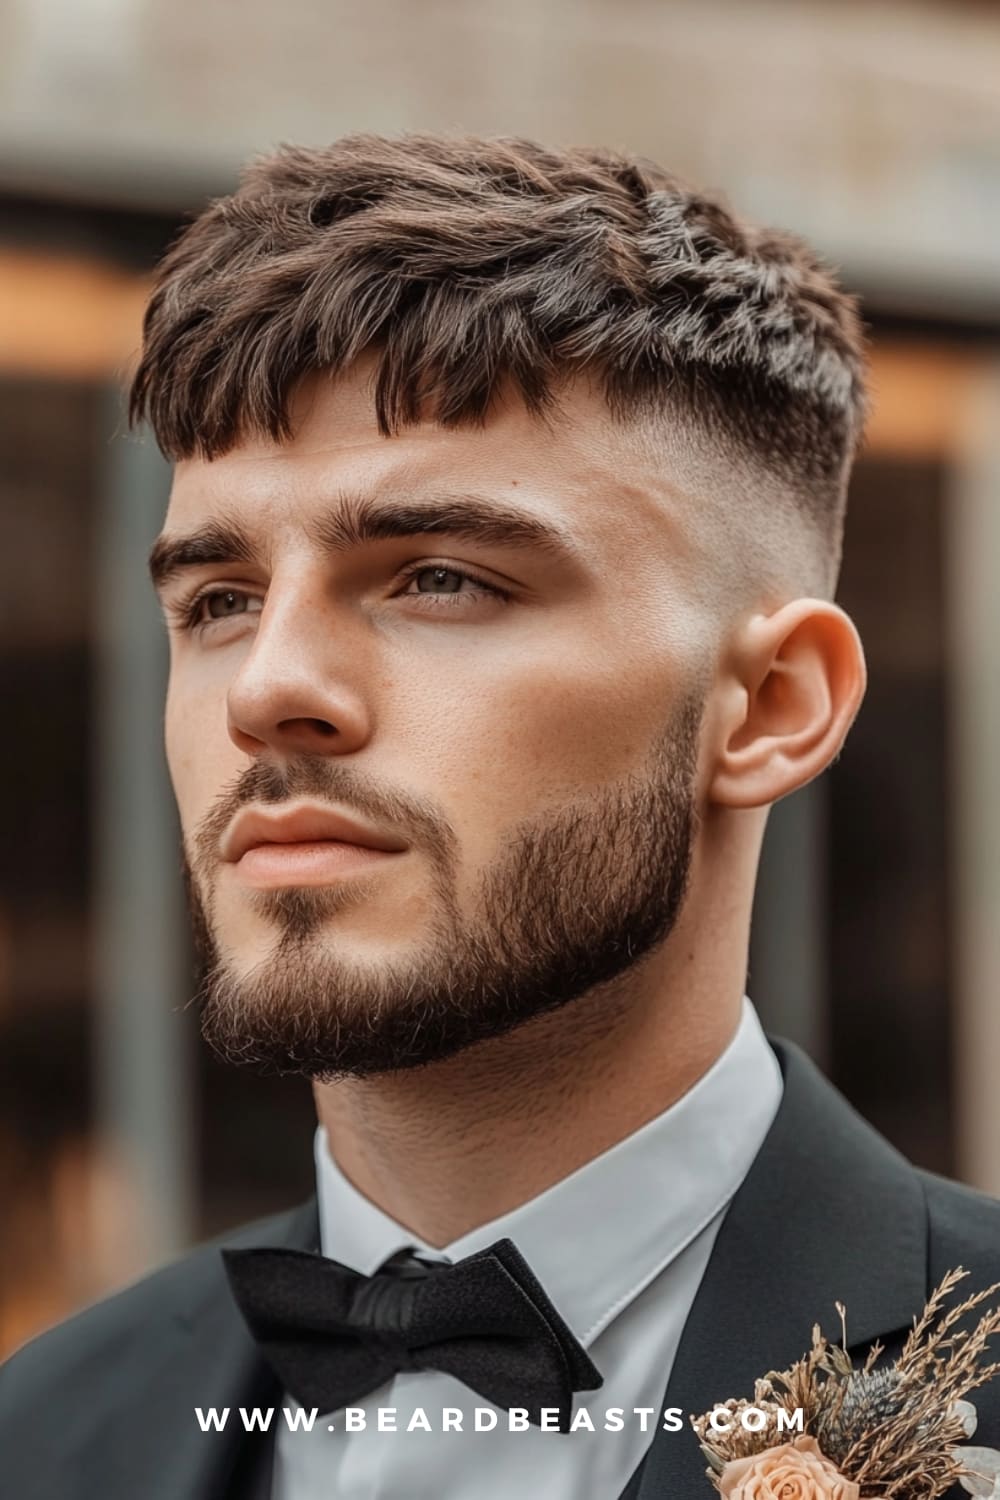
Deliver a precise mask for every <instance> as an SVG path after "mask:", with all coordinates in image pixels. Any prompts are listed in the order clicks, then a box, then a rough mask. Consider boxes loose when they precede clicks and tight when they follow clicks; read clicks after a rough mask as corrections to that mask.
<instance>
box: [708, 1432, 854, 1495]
mask: <svg viewBox="0 0 1000 1500" xmlns="http://www.w3.org/2000/svg"><path fill="white" fill-rule="evenodd" d="M719 1494H720V1495H721V1496H722V1500H858V1487H857V1485H856V1484H855V1483H854V1481H853V1480H850V1479H845V1478H844V1476H843V1474H841V1473H839V1472H838V1470H836V1469H835V1468H834V1466H833V1464H832V1463H831V1462H830V1460H829V1459H828V1458H824V1456H823V1454H822V1453H821V1452H820V1448H819V1444H818V1443H817V1441H816V1439H815V1438H813V1437H797V1438H796V1439H795V1440H794V1442H791V1443H782V1444H781V1446H780V1447H778V1448H767V1449H765V1451H764V1452H763V1453H755V1454H753V1455H752V1456H751V1457H750V1458H734V1459H731V1460H730V1461H729V1463H727V1464H726V1467H725V1468H724V1469H723V1471H722V1473H721V1474H720V1475H719Z"/></svg>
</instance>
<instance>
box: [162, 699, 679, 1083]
mask: <svg viewBox="0 0 1000 1500" xmlns="http://www.w3.org/2000/svg"><path fill="white" fill-rule="evenodd" d="M702 706H703V703H702V699H701V697H699V698H698V700H697V701H694V700H693V699H692V700H689V701H686V702H684V703H683V704H682V705H680V706H679V707H678V708H677V710H676V711H675V713H674V715H673V717H672V720H671V723H670V725H669V728H668V731H667V733H666V734H665V735H663V736H662V738H661V740H660V742H659V743H658V744H657V745H656V747H655V749H654V752H653V754H652V755H651V757H650V759H649V762H648V764H647V766H646V767H644V769H643V770H642V772H639V773H635V774H633V775H631V776H629V777H628V778H626V779H623V780H622V781H620V782H615V783H609V784H608V785H606V786H604V787H602V788H600V790H599V791H596V792H592V793H588V794H587V795H586V796H577V797H574V798H571V799H569V800H567V801H565V802H562V803H560V804H558V805H557V806H555V807H552V808H550V809H548V810H546V811H545V812H543V813H539V814H535V815H533V816H532V817H531V818H529V819H525V820H524V821H522V822H521V823H520V824H518V825H516V826H515V827H513V828H512V829H511V830H510V831H509V833H508V835H507V837H506V840H505V846H504V850H503V853H502V854H501V855H499V856H498V857H497V858H496V860H495V861H494V862H493V863H492V864H491V865H490V866H489V867H488V868H487V869H486V870H485V872H484V873H483V875H482V877H481V880H480V883H479V890H478V896H477V899H476V901H475V902H474V906H473V911H472V913H471V914H470V915H467V916H463V915H462V914H461V912H460V910H459V907H458V903H457V900H456V878H455V877H456V869H457V862H458V861H457V841H456V839H455V835H454V833H453V831H452V829H451V827H450V826H449V824H448V822H447V820H446V819H445V818H444V817H442V815H441V813H440V811H439V810H438V809H435V808H432V807H430V806H428V805H427V804H426V803H418V802H417V801H416V800H414V799H410V798H408V797H404V796H401V795H399V794H398V793H386V792H385V791H384V790H383V789H381V788H379V787H377V786H376V785H375V784H374V783H373V782H371V781H370V780H369V779H368V778H367V777H364V776H362V775H361V774H360V773H359V772H357V771H356V770H354V769H353V768H352V767H350V766H348V765H346V764H345V763H343V762H339V761H336V760H331V759H326V758H320V757H301V758H299V759H297V760H294V761H290V762H288V763H287V764H285V765H284V766H282V767H281V768H277V767H275V766H273V765H268V764H266V763H264V762H262V761H261V762H255V763H254V764H253V765H251V766H250V767H249V768H248V769H247V771H246V772H244V773H243V775H242V776H241V777H240V779H239V781H238V782H237V783H236V785H235V786H234V787H233V788H232V789H231V790H229V791H228V792H227V793H226V794H224V795H223V797H221V798H220V799H219V802H218V804H217V805H216V807H215V808H214V809H213V811H212V813H211V814H210V815H209V817H208V818H207V819H206V820H205V822H204V823H203V824H202V825H201V828H200V829H199V832H198V834H197V837H196V839H195V844H194V852H193V856H192V858H191V859H190V860H188V859H187V858H186V859H185V873H186V876H187V887H188V896H189V902H190V906H191V915H192V923H193V929H194V935H195V942H196V946H197V949H198V952H199V956H200V958H201V960H202V968H203V977H202V983H201V986H200V990H199V994H198V999H199V1000H200V1002H201V1028H202V1035H203V1037H204V1038H205V1040H206V1041H207V1042H208V1043H209V1045H210V1046H211V1047H212V1049H213V1050H214V1051H215V1052H216V1053H217V1054H218V1055H220V1056H221V1057H222V1058H223V1059H224V1060H225V1061H227V1062H231V1063H234V1064H238V1065H240V1066H249V1067H251V1068H254V1069H256V1070H257V1071H258V1072H263V1073H283V1074H298V1075H300V1076H303V1077H306V1078H310V1079H315V1080H319V1081H327V1080H331V1079H335V1078H342V1077H366V1076H371V1075H374V1074H379V1073H387V1072H394V1071H398V1070H401V1069H407V1068H416V1067H422V1066H425V1065H427V1064H430V1063H434V1062H439V1061H442V1060H443V1059H445V1058H448V1057H451V1056H453V1055H455V1054H456V1053H458V1052H461V1051H462V1050H464V1049H465V1048H467V1047H471V1046H473V1045H474V1044H475V1043H477V1042H484V1041H487V1040H489V1039H491V1038H495V1037H500V1036H503V1035H505V1034H506V1033H508V1032H510V1031H513V1030H514V1029H515V1028H516V1027H520V1026H523V1025H525V1024H526V1023H527V1022H529V1021H532V1020H534V1019H535V1018H536V1017H540V1016H542V1015H545V1014H546V1013H548V1012H551V1011H555V1010H558V1009H559V1008H560V1007H562V1006H566V1005H569V1004H570V1003H572V1002H573V1001H574V1000H577V999H579V998H581V997H582V996H584V995H588V994H590V993H592V992H594V991H597V990H599V989H600V988H601V987H602V986H606V985H610V984H611V982H612V981H614V980H616V979H618V978H620V976H622V975H623V974H625V973H626V972H627V971H628V970H630V969H631V968H632V967H633V966H634V965H636V964H638V963H639V962H640V960H641V959H643V958H644V957H646V956H647V955H648V954H650V953H651V952H652V951H653V950H654V949H655V948H656V947H658V946H659V945H660V944H662V943H663V942H665V940H666V939H667V937H668V936H669V934H670V932H671V930H672V929H673V927H674V925H675V923H676V921H677V918H678V916H679V914H680V911H681V908H682V906H683V903H684V897H685V894H686V891H687V887H688V881H689V877H690V869H691V862H692V855H693V848H694V839H695V832H696V821H697V820H696V796H695V773H696V766H697V750H698V731H699V727H700V723H701V713H702ZM303 795H307V796H313V797H317V798H319V799H326V800H331V801H332V800H336V801H338V802H339V803H341V804H342V805H344V806H345V807H348V808H354V809H355V810H356V811H357V812H360V813H362V814H365V815H367V816H368V817H369V818H371V819H372V820H373V821H374V822H376V823H380V824H381V825H382V826H391V827H393V828H394V829H396V830H398V831H400V832H401V833H403V834H404V835H405V836H406V837H407V839H408V840H410V841H411V843H412V845H413V847H414V848H419V849H421V850H422V851H423V852H424V854H425V855H426V856H428V858H429V863H430V866H431V870H432V878H433V886H434V890H433V897H434V910H435V916H434V919H433V921H432V922H431V924H430V927H429V931H428V935H427V938H426V940H425V941H424V942H422V943H421V944H420V945H419V947H418V948H417V949H415V951H414V952H413V953H411V954H410V955H408V956H406V957H404V958H398V959H393V960H390V959H386V961H385V962H384V963H379V962H377V961H376V962H374V963H361V962H358V961H356V960H349V959H346V958H345V957H344V956H342V955H341V956H338V954H337V952H336V931H335V926H334V925H333V924H335V921H336V917H337V915H338V913H340V912H342V911H344V910H346V909H349V908H350V907H352V906H354V905H356V904H358V903H360V902H363V901H365V900H377V899H378V897H377V888H376V884H375V882H372V883H371V885H368V884H366V883H365V882H364V881H362V880H359V881H355V882H351V883H349V884H348V885H346V886H340V885H337V886H331V887H325V888H323V887H320V888H287V889H284V890H276V891H274V890H272V891H254V892H250V893H248V896H249V898H250V899H251V900H252V902H253V904H254V906H255V907H256V909H257V911H258V913H259V914H260V915H262V916H264V917H265V918H267V919H268V920H269V921H270V922H271V923H272V924H273V925H274V926H275V928H276V937H275V943H274V946H273V948H272V950H271V952H270V954H269V956H268V958H267V959H266V960H265V961H264V962H263V963H261V964H259V965H258V966H257V967H256V968H254V969H253V970H251V971H250V972H249V973H248V974H240V973H238V972H237V971H236V970H235V969H234V968H233V967H232V965H231V964H230V963H229V962H227V961H226V959H225V958H224V957H223V956H222V953H221V950H220V945H219V942H218V939H217V935H216V933H215V930H214V917H213V909H212V896H211V890H212V885H211V880H212V873H213V871H214V870H215V869H216V868H217V866H218V841H219V837H220V835H221V832H222V830H223V829H224V828H225V827H226V826H227V825H228V823H229V821H230V820H231V818H232V817H233V815H234V814H235V812H236V811H238V810H239V808H241V807H243V806H245V805H246V804H247V803H249V802H253V801H257V802H282V801H285V800H287V799H289V798H291V797H294V796H303Z"/></svg>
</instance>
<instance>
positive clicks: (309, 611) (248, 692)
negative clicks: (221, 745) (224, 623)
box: [227, 587, 373, 756]
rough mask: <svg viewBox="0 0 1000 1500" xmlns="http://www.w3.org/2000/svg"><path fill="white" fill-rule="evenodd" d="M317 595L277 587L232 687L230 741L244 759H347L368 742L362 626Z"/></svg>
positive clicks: (229, 710) (229, 714)
mask: <svg viewBox="0 0 1000 1500" xmlns="http://www.w3.org/2000/svg"><path fill="white" fill-rule="evenodd" d="M337 613H338V612H337V611H336V610H335V609H334V607H333V606H330V605H324V604H322V603H321V604H319V605H317V602H316V594H315V592H314V591H307V590H304V589H302V590H297V591H294V592H292V591H288V592H286V594H285V595H284V597H282V598H276V597H275V595H274V589H273V587H272V590H271V593H270V595H269V598H268V601H267V605H266V607H265V608H264V610H263V611H262V612H261V614H260V616H259V624H258V626H257V630H256V633H255V635H254V638H253V643H252V645H251V646H250V649H249V650H248V652H247V654H246V656H245V657H244V658H243V660H242V662H241V663H240V666H239V669H238V671H237V673H236V675H235V677H234V678H233V680H232V682H231V683H230V686H229V691H228V695H227V722H228V729H229V736H230V738H231V739H232V741H233V743H234V744H235V745H236V747H237V748H238V749H240V750H242V751H244V753H245V754H247V755H260V754H262V753H264V752H266V751H271V752H273V753H276V754H278V755H286V756H290V755H349V754H352V753H354V752H355V751H357V750H360V749H361V747H362V746H363V745H365V744H366V743H367V741H368V739H369V737H370V735H371V729H372V721H371V711H370V706H369V704H368V702H367V701H366V697H365V694H364V691H363V687H362V684H363V682H364V681H365V680H367V681H368V682H369V683H370V682H371V681H372V680H373V679H372V676H371V674H370V673H368V674H366V673H365V671H364V664H363V658H364V655H365V648H364V646H363V644H362V641H361V639H360V635H361V632H362V629H363V627H362V626H361V624H360V622H353V623H352V622H350V621H348V620H344V619H338V618H337Z"/></svg>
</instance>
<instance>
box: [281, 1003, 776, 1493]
mask: <svg viewBox="0 0 1000 1500" xmlns="http://www.w3.org/2000/svg"><path fill="white" fill-rule="evenodd" d="M780 1098H781V1072H780V1069H779V1068H778V1064H777V1061H776V1059H775V1056H774V1053H773V1052H772V1051H771V1049H770V1047H769V1046H768V1044H767V1041H766V1039H765V1037H764V1034H763V1032H762V1031H761V1028H760V1023H759V1021H758V1020H757V1016H756V1013H755V1012H754V1009H753V1007H752V1005H751V1004H750V1002H749V1000H747V999H744V1002H743V1011H742V1015H741V1019H740V1024H739V1028H738V1030H737V1032H736V1035H735V1036H734V1038H733V1040H732V1041H731V1043H730V1044H729V1046H728V1047H727V1048H726V1050H725V1051H724V1052H723V1053H722V1055H721V1056H720V1057H719V1058H718V1059H717V1061H716V1062H715V1064H714V1065H713V1066H712V1067H711V1068H710V1069H709V1070H708V1072H707V1073H706V1074H704V1076H703V1077H702V1078H700V1079H699V1080H698V1082H697V1083H696V1084H695V1085H694V1087H693V1088H691V1089H689V1090H688V1092H687V1093H686V1094H685V1095H684V1096H683V1097H682V1098H681V1099H679V1100H678V1101H677V1102H676V1103H675V1104H673V1105H671V1107H670V1108H669V1109H667V1110H665V1111H664V1113H663V1114H661V1115H659V1116H658V1117H657V1118H656V1119H654V1120H652V1121H651V1122H650V1123H649V1124H648V1125H645V1126H644V1127H643V1128H642V1129H641V1130H638V1131H636V1132H635V1133H634V1134H633V1135H631V1136H629V1137H628V1138H627V1139H625V1140H623V1141H620V1142H619V1143H618V1144H617V1145H616V1146H614V1147H613V1148H612V1149H611V1150H610V1151H606V1152H604V1153H603V1155H601V1156H599V1157H597V1158H596V1159H595V1160H593V1161H591V1162H588V1163H587V1165H586V1166H584V1167H581V1168H580V1170H579V1171H577V1172H574V1173H573V1174H572V1175H571V1176H569V1177H567V1178H565V1179H564V1180H563V1181H562V1182H559V1183H557V1184H556V1185H555V1186H554V1187H552V1188H550V1189H549V1190H548V1191H547V1192H544V1193H541V1194H540V1195H539V1196H538V1197H536V1198H533V1199H531V1201H530V1202H528V1203H525V1204H522V1205H521V1207H519V1208H517V1209H515V1210H514V1211H513V1212H512V1213H508V1214H504V1215H503V1216H502V1217H501V1218H498V1219H495V1220H493V1221H492V1222H491V1223H488V1224H484V1225H482V1226H481V1227H479V1228H477V1229H475V1230H473V1231H472V1232H471V1233H469V1234H466V1235H463V1236H462V1238H461V1239H459V1240H456V1241H455V1242H454V1243H453V1244H450V1245H448V1246H447V1247H446V1248H445V1251H444V1258H446V1259H448V1260H451V1261H457V1260H460V1259H462V1258H463V1257H465V1256H467V1255H472V1254H473V1253H474V1252H476V1251H477V1250H482V1249H485V1248H486V1247H487V1246H489V1245H491V1244H492V1243H493V1242H494V1241H495V1240H499V1239H503V1238H509V1239H511V1240H513V1242H514V1244H515V1245H516V1246H517V1248H518V1250H520V1252H521V1254H522V1255H523V1256H524V1258H525V1260H526V1261H527V1262H528V1264H529V1266H530V1267H531V1269H532V1271H533V1272H534V1274H535V1276H536V1277H537V1278H538V1280H539V1281H540V1282H541V1284H542V1286H543V1287H544V1289H545V1291H546V1292H547V1293H548V1295H549V1297H550V1298H551V1299H552V1301H553V1302H554V1303H555V1306H556V1308H557V1310H558V1312H559V1313H560V1314H561V1315H562V1317H563V1319H564V1320H565V1321H566V1322H567V1323H568V1325H569V1327H570V1328H571V1329H572V1331H573V1333H574V1334H575V1335H576V1337H577V1339H578V1340H579V1342H580V1343H581V1344H582V1346H583V1348H584V1349H586V1351H587V1353H588V1354H589V1355H590V1357H591V1359H592V1360H593V1361H594V1363H595V1365H596V1366H597V1368H598V1370H599V1371H600V1372H601V1374H602V1376H603V1379H604V1383H603V1385H602V1386H601V1387H600V1389H599V1390H595V1391H584V1392H581V1393H580V1394H579V1395H578V1397H577V1399H576V1403H575V1405H576V1409H577V1411H579V1408H580V1407H585V1408H586V1414H587V1417H589V1418H590V1420H591V1421H592V1422H593V1424H594V1427H595V1431H594V1432H593V1433H591V1432H590V1431H589V1429H588V1427H587V1426H586V1422H585V1419H579V1425H578V1426H577V1428H576V1431H575V1432H570V1433H569V1434H562V1433H556V1432H543V1431H542V1430H541V1429H540V1428H539V1427H538V1426H535V1425H532V1426H530V1427H529V1428H528V1429H527V1430H523V1431H514V1432H511V1431H509V1430H506V1428H505V1427H504V1425H503V1424H502V1423H499V1424H498V1426H497V1427H496V1428H494V1429H493V1430H492V1431H479V1432H477V1431H476V1430H475V1427H474V1412H475V1408H476V1407H477V1406H478V1407H480V1408H482V1407H484V1406H485V1405H486V1404H487V1403H485V1402H484V1401H483V1400H482V1399H481V1398H477V1397H476V1396H475V1394H474V1393H473V1392H471V1391H470V1390H469V1389H468V1387H466V1386H464V1385H462V1384H460V1383H459V1381H457V1380H456V1379H454V1378H453V1377H452V1376H449V1375H443V1374H438V1373H437V1372H434V1371H430V1372H420V1373H417V1374H404V1375H398V1376H397V1377H396V1378H395V1379H394V1380H393V1381H392V1382H391V1383H390V1384H389V1385H387V1386H384V1387H382V1388H381V1389H379V1390H377V1391H374V1392H373V1393H372V1394H371V1395H370V1396H368V1397H367V1398H366V1400H364V1401H361V1402H357V1403H355V1409H356V1410H357V1411H358V1412H359V1413H360V1416H359V1417H358V1418H355V1419H354V1420H355V1421H359V1422H360V1420H364V1424H365V1425H364V1428H363V1429H362V1430H360V1431H354V1432H347V1431H345V1430H344V1422H343V1420H342V1417H341V1415H340V1414H333V1415H332V1417H331V1418H330V1420H329V1421H327V1420H324V1421H321V1422H317V1423H316V1424H315V1425H314V1427H313V1429H312V1431H311V1432H307V1431H303V1430H302V1428H301V1427H300V1426H296V1427H295V1428H294V1430H293V1427H292V1426H291V1425H289V1422H288V1420H287V1419H284V1420H283V1421H282V1422H281V1424H280V1425H279V1426H278V1436H277V1454H276V1464H275V1474H274V1485H273V1495H274V1500H328V1497H329V1496H331V1495H336V1496H342V1497H344V1500H349V1497H350V1500H355V1497H356V1500H395V1497H397V1496H406V1497H408V1500H459V1497H463V1496H472V1495H475V1496H476V1500H504V1497H507V1496H511V1495H518V1494H538V1495H544V1496H546V1497H547V1500H607V1497H608V1496H615V1495H618V1494H619V1493H620V1492H621V1490H622V1489H623V1488H624V1486H625V1484H626V1482H627V1480H628V1479H629V1476H630V1475H631V1474H632V1472H633V1471H634V1469H635V1468H636V1465H637V1464H638V1463H639V1460H640V1459H641V1457H642V1455H643V1453H644V1452H645V1450H646V1448H648V1446H649V1444H650V1442H651V1440H652V1435H653V1432H654V1431H655V1430H656V1427H657V1426H658V1425H659V1422H658V1420H657V1417H656V1415H655V1414H658V1411H659V1406H660V1401H661V1398H662V1395H663V1391H664V1388H665V1385H666V1382H667V1378H668V1376H669V1374H670V1369H671V1366H672V1364H673V1360H674V1355H675V1353H676V1351H677V1345H678V1343H679V1342H680V1336H681V1330H682V1329H683V1327H684V1323H685V1320H686V1318H687V1316H688V1313H689V1312H690V1310H691V1304H692V1303H693V1301H694V1298H695V1293H696V1292H697V1290H698V1284H699V1282H700V1281H701V1278H702V1275H703V1273H704V1270H705V1267H706V1265H707V1264H708V1259H709V1256H710V1254H711V1250H712V1245H713V1244H714V1242H715V1236H716V1234H717V1233H718V1230H719V1226H720V1224H721V1223H722V1220H723V1217H724V1215H725V1212H726V1208H727V1207H728V1205H729V1202H730V1200H731V1199H732V1197H733V1194H734V1193H735V1192H736V1189H737V1188H738V1187H739V1185H740V1183H741V1182H742V1181H743V1178H744V1177H745V1176H746V1174H747V1171H748V1170H749V1168H750V1164H751V1162H752V1161H753V1159H754V1157H755V1156H756V1155H757V1152H758V1151H759V1149H760V1146H761V1142H762V1141H763V1139H764V1137H765V1135H766V1134H767V1132H768V1130H769V1128H770V1126H771V1122H772V1120H773V1119H774V1116H775V1114H776V1112H777V1109H778V1104H779V1101H780ZM315 1159H316V1185H317V1198H318V1202H319V1228H320V1244H321V1248H322V1252H323V1254H324V1255H328V1256H331V1257H332V1258H333V1259H334V1260H337V1261H340V1262H341V1263H342V1264H344V1265H347V1266H350V1267H351V1268H352V1269H353V1270H356V1271H360V1272H363V1273H365V1274H369V1273H371V1272H373V1271H375V1270H377V1269H378V1268H379V1267H380V1266H382V1265H383V1264H384V1263H385V1262H387V1261H389V1260H391V1259H392V1258H393V1257H395V1256H397V1255H398V1254H399V1252H400V1251H403V1250H406V1249H413V1248H415V1249H417V1250H419V1251H421V1252H423V1253H425V1254H426V1253H427V1252H431V1247H430V1246H428V1245H427V1244H426V1242H425V1241H422V1240H420V1239H419V1238H417V1237H416V1236H414V1235H413V1234H412V1233H410V1232H409V1231H407V1230H405V1229H403V1228H402V1227H401V1226H400V1225H399V1224H397V1223H395V1222H394V1221H393V1220H392V1219H390V1218H389V1217H388V1216H387V1215H386V1214H384V1213H382V1212H381V1210H380V1209H378V1208H377V1207H376V1206H375V1205H374V1204H373V1203H372V1202H370V1201H369V1200H368V1199H367V1198H365V1197H363V1196H362V1194H361V1193H359V1192H358V1191H357V1189H356V1188H354V1187H353V1186H352V1184H351V1183H350V1182H349V1181H348V1180H347V1178H346V1177H344V1175H343V1173H341V1172H340V1171H338V1169H337V1167H336V1165H335V1163H334V1161H333V1159H332V1158H331V1155H330V1152H329V1149H328V1145H327V1140H326V1135H325V1132H324V1131H323V1129H322V1127H320V1128H319V1129H318V1130H317V1132H316V1139H315ZM431 1253H434V1252H431ZM284 1404H286V1405H288V1406H289V1407H290V1408H291V1409H292V1411H293V1413H294V1409H295V1407H296V1406H297V1405H298V1403H296V1402H294V1401H286V1402H285V1403H284ZM445 1407H447V1408H450V1409H451V1411H452V1413H453V1414H459V1415H460V1417H461V1420H462V1426H461V1430H456V1429H455V1428H454V1427H453V1428H452V1429H451V1430H449V1431H447V1432H445V1431H443V1430H442V1427H443V1409H444V1408H445ZM607 1408H617V1409H620V1410H621V1411H622V1413H623V1420H624V1427H623V1429H622V1431H620V1432H617V1431H616V1432H608V1431H606V1430H605V1422H604V1412H605V1411H606V1409H607ZM380 1409H381V1410H382V1413H383V1416H382V1424H383V1426H386V1425H389V1424H390V1423H391V1424H392V1425H393V1426H395V1428H396V1429H397V1430H396V1431H395V1432H389V1431H380V1430H379V1410H380ZM389 1410H391V1411H392V1412H393V1413H394V1415H393V1416H392V1417H389V1416H388V1412H389ZM637 1411H639V1412H640V1415H638V1416H637V1415H636V1414H635V1413H636V1412H637ZM643 1411H644V1412H645V1415H644V1416H643V1415H642V1414H641V1413H643ZM417 1412H422V1413H424V1415H425V1417H426V1421H427V1423H428V1424H429V1426H430V1431H427V1429H426V1426H423V1425H413V1426H412V1430H408V1428H411V1424H413V1423H414V1422H415V1421H416V1422H419V1420H420V1419H419V1417H417V1418H415V1413H417ZM625 1415H627V1420H625ZM293 1420H294V1421H296V1422H299V1421H300V1420H301V1419H297V1418H294V1415H293ZM453 1420H455V1418H454V1416H453ZM483 1420H484V1421H485V1420H486V1419H483ZM330 1425H332V1426H333V1428H334V1430H333V1431H332V1432H331V1431H330V1430H329V1427H330Z"/></svg>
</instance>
